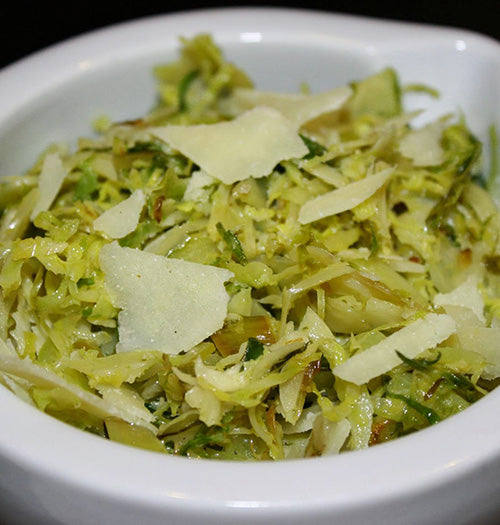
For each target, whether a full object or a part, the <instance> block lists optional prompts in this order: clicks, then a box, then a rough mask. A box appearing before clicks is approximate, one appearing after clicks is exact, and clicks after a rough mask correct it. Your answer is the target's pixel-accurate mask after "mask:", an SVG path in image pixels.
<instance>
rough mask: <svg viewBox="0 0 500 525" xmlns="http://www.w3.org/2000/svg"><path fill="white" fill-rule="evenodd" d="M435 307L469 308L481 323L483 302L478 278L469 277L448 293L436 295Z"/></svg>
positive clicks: (482, 320) (483, 318)
mask: <svg viewBox="0 0 500 525" xmlns="http://www.w3.org/2000/svg"><path fill="white" fill-rule="evenodd" d="M434 305H435V306H462V307H464V308H469V309H470V310H472V311H473V312H474V314H476V316H477V318H478V319H479V320H480V321H481V322H482V323H485V322H486V318H485V317H484V300H483V296H482V295H481V292H480V290H479V282H478V278H477V277H476V276H474V275H470V276H469V277H468V278H467V279H466V280H465V281H464V282H463V283H462V284H461V285H459V286H457V288H455V289H454V290H452V291H451V292H449V293H438V294H436V296H435V297H434Z"/></svg>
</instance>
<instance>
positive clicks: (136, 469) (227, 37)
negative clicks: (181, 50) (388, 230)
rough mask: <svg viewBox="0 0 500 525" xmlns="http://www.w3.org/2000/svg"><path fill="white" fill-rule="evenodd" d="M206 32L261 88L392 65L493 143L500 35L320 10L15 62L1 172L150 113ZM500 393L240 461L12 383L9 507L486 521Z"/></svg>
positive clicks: (187, 25) (232, 13)
mask: <svg viewBox="0 0 500 525" xmlns="http://www.w3.org/2000/svg"><path fill="white" fill-rule="evenodd" d="M199 32H208V33H211V34H212V35H213V36H214V38H215V40H216V41H217V43H219V44H220V45H221V46H222V48H223V49H224V52H225V54H226V56H227V57H228V58H230V59H231V60H232V61H234V62H236V63H237V64H238V65H240V66H241V67H242V68H243V69H245V70H246V71H248V72H249V73H250V76H251V77H252V78H253V79H254V80H255V81H256V84H257V85H258V87H260V88H262V89H281V90H296V89H298V87H299V86H300V84H301V83H302V82H304V81H305V82H308V83H309V84H310V86H311V88H312V90H313V91H320V90H323V89H329V88H331V87H334V86H337V85H343V84H345V83H346V82H349V81H351V80H355V79H359V78H362V77H364V76H366V75H367V74H369V73H370V72H375V71H377V70H379V69H381V68H382V67H385V66H389V65H390V66H393V67H395V68H396V69H397V70H398V73H399V75H400V78H401V81H402V83H403V84H405V83H413V82H426V83H428V84H430V85H431V86H433V87H436V88H438V89H439V90H440V91H441V93H442V94H443V96H442V97H441V98H440V99H439V100H433V99H431V98H429V97H428V96H422V95H411V96H408V97H407V98H406V99H405V100H406V102H407V104H406V105H407V107H408V108H410V109H413V108H420V107H425V108H428V110H429V111H428V113H426V115H425V116H423V117H422V121H425V120H426V119H428V118H431V117H436V116H439V115H442V114H444V113H446V112H448V111H450V110H453V111H455V110H457V109H461V110H462V111H463V112H464V114H465V115H466V116H467V119H468V122H469V124H470V126H471V128H472V129H473V131H474V132H475V133H476V134H477V135H478V136H479V137H480V138H481V139H482V140H486V139H487V137H488V128H489V126H490V125H492V124H494V125H497V126H498V125H499V124H500V122H499V120H500V45H499V44H498V43H497V42H495V41H493V40H491V39H488V38H486V37H482V36H480V35H476V34H474V33H469V32H466V31H459V30H453V29H438V28H434V27H425V26H419V25H409V24H399V23H392V22H383V21H378V20H367V19H363V18H358V17H350V16H338V15H332V14H328V13H322V12H307V11H297V10H279V9H268V10H262V9H222V10H213V11H202V12H191V13H182V14H177V15H168V16H163V17H155V18H151V19H144V20H140V21H137V22H133V23H129V24H123V25H121V26H117V27H113V28H109V29H105V30H101V31H98V32H95V33H93V34H90V35H86V36H83V37H79V38H76V39H73V40H71V41H69V42H67V43H65V44H63V45H61V46H56V47H53V48H51V49H48V50H45V51H42V52H40V53H38V54H36V55H34V56H32V57H30V58H27V59H25V60H24V61H21V62H20V63H18V64H15V65H13V66H10V67H8V68H7V69H5V70H4V71H3V72H2V73H1V74H0V173H2V174H8V173H14V172H16V171H19V170H24V169H26V168H27V167H29V165H30V164H31V163H32V162H33V161H34V159H35V158H36V155H37V154H38V153H39V152H40V151H41V150H42V149H43V148H44V147H46V146H47V145H48V144H49V143H50V142H52V141H66V140H67V138H68V137H69V138H70V139H75V138H76V137H78V136H82V135H89V134H90V132H91V130H90V122H91V120H92V118H93V117H95V116H97V115H99V114H102V113H105V114H108V115H109V116H110V117H111V118H112V119H113V120H120V119H128V118H134V117H137V116H139V115H141V114H143V113H145V112H146V111H147V110H148V109H149V108H150V106H151V105H152V101H153V98H154V83H153V79H152V75H151V69H152V67H153V66H154V65H155V64H158V63H161V62H165V61H167V60H170V59H173V58H175V56H176V52H177V48H178V36H192V35H194V34H197V33H199ZM499 401H500V392H494V393H492V394H490V395H488V396H487V398H485V399H484V400H482V401H480V402H479V403H477V404H476V405H475V406H474V407H472V408H470V409H468V410H466V411H465V412H464V413H462V414H460V415H458V416H454V417H452V418H450V419H449V420H447V421H444V422H442V423H440V424H439V425H437V426H435V427H432V428H430V429H427V430H425V431H421V432H419V433H417V434H415V435H412V436H408V437H406V438H402V439H399V440H397V441H395V442H393V443H389V444H385V445H380V446H377V447H375V448H372V449H369V450H365V451H360V452H355V453H347V454H343V455H340V456H337V457H330V458H318V459H308V460H298V461H287V462H281V463H252V464H240V463H229V462H215V461H205V460H203V461H196V460H188V459H186V458H177V457H168V456H165V457H163V456H160V455H158V454H154V453H149V452H145V451H141V450H136V449H132V448H129V447H125V446H122V445H118V444H115V443H110V442H107V441H105V440H103V439H101V438H98V437H95V436H92V435H89V434H86V433H84V432H81V431H79V430H76V429H74V428H72V427H69V426H68V425H65V424H63V423H61V422H59V421H56V420H53V419H52V418H50V417H48V416H46V415H45V414H42V413H40V412H38V411H37V410H36V409H34V408H33V407H31V406H29V405H27V404H25V403H24V402H23V401H21V400H20V399H18V398H16V397H15V396H13V394H11V393H10V392H8V391H7V390H5V389H4V388H0V418H1V419H0V420H1V422H2V423H1V424H2V430H1V432H0V517H2V519H3V520H4V521H5V523H13V524H14V523H30V522H33V523H37V524H38V523H39V524H41V525H42V524H44V523H47V524H49V523H50V524H58V523H63V524H71V525H80V524H81V525H84V524H85V525H92V524H96V525H97V524H99V525H100V524H103V523H106V524H115V523H116V524H117V525H118V524H120V525H135V524H137V523H141V524H142V525H150V524H153V523H158V522H160V521H161V522H162V523H168V524H169V523H175V524H191V523H195V522H200V523H203V524H212V523H213V524H214V525H215V524H233V523H238V524H245V523H248V524H256V523H272V524H276V525H277V524H283V525H284V524H295V523H296V524H299V523H300V524H302V523H306V522H307V523H309V522H311V523H313V522H314V523H316V524H318V525H321V524H327V523H328V524H335V525H342V524H348V523H349V524H352V523H370V524H374V525H376V524H378V523H380V524H387V525H390V524H395V523H404V524H405V525H407V524H412V523H415V524H417V523H418V524H431V523H440V524H441V523H452V522H453V523H456V524H459V523H463V524H465V523H478V522H481V523H487V519H489V518H491V517H492V516H494V513H495V512H496V511H499V510H500V501H497V499H496V498H495V497H494V496H495V494H497V493H498V491H499V490H500V476H498V475H497V471H498V468H499V467H500V412H499V411H498V409H497V407H498V402H499ZM23 513H25V514H23ZM35 517H36V518H35ZM492 519H494V518H492ZM44 520H45V521H44ZM478 520H479V521H478Z"/></svg>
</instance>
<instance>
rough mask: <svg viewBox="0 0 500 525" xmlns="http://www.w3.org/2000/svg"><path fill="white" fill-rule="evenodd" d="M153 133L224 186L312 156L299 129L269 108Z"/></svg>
mask: <svg viewBox="0 0 500 525" xmlns="http://www.w3.org/2000/svg"><path fill="white" fill-rule="evenodd" d="M151 133H152V134H153V135H154V136H155V137H157V138H159V139H160V140H162V141H164V142H166V143H168V144H169V145H170V146H171V147H172V148H175V149H177V150H179V151H180V152H181V153H182V154H183V155H185V156H186V157H188V158H189V159H191V160H192V161H193V162H194V163H196V164H197V165H198V166H199V167H200V168H201V169H203V170H204V171H206V172H207V173H208V174H209V175H211V176H212V177H215V178H216V179H218V180H220V181H221V182H223V183H224V184H232V183H234V182H237V181H240V180H244V179H246V178H248V177H255V178H258V177H264V176H266V175H269V174H270V173H271V171H272V170H273V168H274V167H275V166H276V164H278V163H279V162H281V161H283V160H287V159H291V158H300V157H303V156H304V155H305V154H306V153H307V152H308V149H307V147H306V145H305V144H304V142H303V141H302V139H301V138H300V137H299V135H298V134H297V131H296V129H295V127H294V126H293V125H292V124H291V123H290V122H289V121H288V120H287V119H286V118H285V117H284V116H283V115H282V114H281V113H279V112H278V111H276V110H275V109H272V108H265V107H258V108H255V109H252V110H250V111H247V112H246V113H243V114H242V115H241V116H239V117H238V118H236V119H234V120H232V121H229V122H219V123H217V124H199V125H194V126H164V127H157V128H153V129H152V130H151Z"/></svg>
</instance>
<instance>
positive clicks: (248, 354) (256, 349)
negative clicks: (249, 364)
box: [244, 337, 264, 361]
mask: <svg viewBox="0 0 500 525" xmlns="http://www.w3.org/2000/svg"><path fill="white" fill-rule="evenodd" d="M263 353H264V345H263V344H262V343H261V342H260V341H259V340H258V339H256V338H255V337H250V338H249V339H248V343H247V349H246V351H245V357H244V360H245V361H252V360H253V359H257V358H258V357H260V356H261V355H262V354H263Z"/></svg>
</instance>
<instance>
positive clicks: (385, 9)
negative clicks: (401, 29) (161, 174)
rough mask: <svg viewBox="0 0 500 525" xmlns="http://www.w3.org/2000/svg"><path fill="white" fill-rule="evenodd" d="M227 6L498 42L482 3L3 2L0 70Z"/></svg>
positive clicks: (488, 8)
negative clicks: (469, 34)
mask: <svg viewBox="0 0 500 525" xmlns="http://www.w3.org/2000/svg"><path fill="white" fill-rule="evenodd" d="M222 6H224V7H227V6H233V7H234V6H275V7H285V6H287V7H296V8H300V7H308V8H310V9H317V10H325V11H331V12H338V13H347V14H355V15H363V16H370V17H376V18H389V19H393V20H402V21H411V22H422V23H430V24H437V25H444V26H451V27H459V28H465V29H469V30H473V31H476V32H480V33H483V34H486V35H489V36H491V37H493V38H496V39H499V40H500V23H499V21H498V13H497V2H496V1H494V2H491V3H490V2H486V1H484V2H483V1H482V0H476V1H474V2H472V1H464V0H453V1H451V0H441V1H440V0H433V1H428V0H420V1H419V2H416V1H415V2H411V1H401V0H399V1H386V0H376V1H374V0H370V1H368V0H358V1H356V0H348V1H335V0H332V1H330V2H327V1H325V0H320V1H315V0H308V1H307V2H306V1H304V0H302V1H288V2H284V1H281V2H280V1H275V2H272V1H271V2H269V3H265V2H255V1H253V2H252V1H246V2H241V3H234V2H229V1H226V2H224V1H210V0H209V1H204V2H201V1H198V2H197V1H190V0H184V1H182V2H181V1H179V0H163V1H161V2H160V1H154V0H153V1H148V0H144V1H137V0H134V1H130V0H121V1H120V2H113V1H111V2H110V1H106V0H100V1H95V0H87V1H85V2H71V1H69V2H51V1H49V0H46V1H43V0H42V1H39V2H30V1H26V0H8V1H3V2H2V5H1V7H0V23H1V24H2V28H1V30H2V37H1V38H2V46H0V48H1V49H0V67H4V66H6V65H8V64H9V63H11V62H14V61H16V60H18V59H19V58H22V57H24V56H26V55H28V54H30V53H32V52H34V51H37V50H39V49H42V48H44V47H46V46H49V45H51V44H54V43H56V42H59V41H62V40H65V39H67V38H69V37H72V36H75V35H79V34H81V33H84V32H87V31H90V30H92V29H96V28H99V27H104V26H108V25H111V24H114V23H117V22H121V21H127V20H131V19H135V18H140V17H145V16H150V15H156V14H161V13H172V12H176V11H181V10H187V9H197V8H210V7H222Z"/></svg>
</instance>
